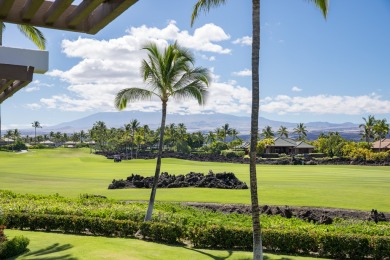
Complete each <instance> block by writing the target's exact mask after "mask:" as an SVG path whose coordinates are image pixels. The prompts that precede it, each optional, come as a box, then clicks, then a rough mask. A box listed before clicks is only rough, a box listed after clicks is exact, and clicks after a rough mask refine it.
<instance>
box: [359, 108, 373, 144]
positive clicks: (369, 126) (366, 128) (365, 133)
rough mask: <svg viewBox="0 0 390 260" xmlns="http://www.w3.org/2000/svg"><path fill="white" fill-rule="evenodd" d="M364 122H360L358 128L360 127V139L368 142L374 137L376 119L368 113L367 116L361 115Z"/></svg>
mask: <svg viewBox="0 0 390 260" xmlns="http://www.w3.org/2000/svg"><path fill="white" fill-rule="evenodd" d="M363 120H364V124H360V125H359V128H361V129H362V133H361V135H362V139H365V140H366V142H367V144H368V145H369V144H370V141H371V139H372V138H374V130H373V128H374V125H375V123H376V119H375V117H374V116H372V115H369V116H368V118H365V117H363Z"/></svg>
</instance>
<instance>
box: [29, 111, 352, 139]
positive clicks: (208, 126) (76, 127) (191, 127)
mask: <svg viewBox="0 0 390 260" xmlns="http://www.w3.org/2000/svg"><path fill="white" fill-rule="evenodd" d="M132 119H137V120H138V121H140V123H141V125H149V127H150V128H151V129H156V128H157V127H159V126H160V121H161V113H160V112H139V111H122V112H100V113H96V114H93V115H90V116H87V117H83V118H80V119H77V120H74V121H70V122H65V123H61V124H58V125H55V126H51V127H45V128H42V129H40V131H39V132H40V133H41V134H42V133H48V132H50V131H55V132H56V131H60V132H66V133H73V132H76V131H81V130H88V129H91V128H92V126H93V124H94V123H96V122H97V121H103V122H105V123H106V125H107V127H115V128H119V127H123V125H125V124H127V123H130V121H131V120H132ZM171 123H174V124H179V123H184V124H185V125H186V127H187V130H188V131H189V132H194V131H203V132H206V131H213V130H215V129H216V128H217V127H221V126H222V125H224V124H225V123H228V124H229V125H230V126H231V127H233V128H235V129H237V130H238V131H239V132H240V133H241V134H249V132H250V117H244V116H234V115H228V114H222V113H215V114H195V115H179V114H168V115H167V124H171ZM259 124H260V125H259V129H260V131H261V129H262V128H264V127H265V126H271V127H272V128H273V130H274V131H276V130H277V129H278V128H279V127H280V126H281V125H283V126H285V127H287V128H288V129H289V130H290V131H292V129H293V128H294V127H296V125H297V123H291V122H282V121H274V120H270V119H267V118H264V117H260V118H259ZM305 125H306V127H307V129H308V131H309V132H310V133H313V134H315V135H318V134H319V133H320V132H322V131H324V132H328V131H339V132H340V133H344V132H345V133H349V135H351V134H352V135H354V136H355V135H357V134H358V132H359V128H358V125H357V124H353V123H342V124H335V123H328V122H310V123H305ZM27 131H28V132H31V129H26V130H25V131H23V130H22V132H23V133H25V132H27ZM30 134H31V133H30Z"/></svg>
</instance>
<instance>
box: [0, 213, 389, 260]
mask: <svg viewBox="0 0 390 260" xmlns="http://www.w3.org/2000/svg"><path fill="white" fill-rule="evenodd" d="M6 222H7V223H6V224H7V226H8V227H10V228H20V229H27V228H28V229H30V230H46V231H54V230H56V231H63V232H68V233H76V234H77V233H87V234H93V235H102V236H117V237H133V236H134V234H135V233H136V232H137V231H138V230H140V231H141V234H142V235H143V236H144V237H145V238H147V239H150V240H152V241H157V242H165V243H177V242H180V241H184V240H185V241H188V242H190V243H192V244H193V246H194V247H197V248H214V249H240V250H251V249H252V230H251V228H248V227H227V226H223V225H210V226H207V225H205V226H191V227H190V226H186V225H179V224H177V223H168V222H134V221H130V220H113V219H102V218H91V217H82V216H70V215H47V214H46V215H45V214H40V215H38V214H37V215H33V214H25V213H10V214H9V215H7V218H6ZM262 238H263V246H264V248H265V249H266V250H267V251H272V252H277V253H288V254H301V255H308V254H316V255H318V256H321V257H329V258H337V259H340V258H341V259H345V258H351V259H360V258H364V257H370V258H374V259H388V258H386V257H388V256H390V237H389V236H370V235H361V234H344V233H335V232H327V231H315V232H314V231H308V230H304V229H302V230H284V229H263V230H262Z"/></svg>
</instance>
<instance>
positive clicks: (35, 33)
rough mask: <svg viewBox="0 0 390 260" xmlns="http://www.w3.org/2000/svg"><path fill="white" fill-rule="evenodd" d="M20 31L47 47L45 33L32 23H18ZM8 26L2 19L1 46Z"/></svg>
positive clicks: (42, 46)
mask: <svg viewBox="0 0 390 260" xmlns="http://www.w3.org/2000/svg"><path fill="white" fill-rule="evenodd" d="M17 26H18V28H19V30H20V32H22V33H23V34H24V35H25V36H26V37H27V38H28V39H29V40H31V41H32V42H33V43H34V44H35V45H36V46H37V47H38V48H39V49H41V50H44V49H45V48H46V39H45V37H44V36H43V33H42V32H41V31H40V30H38V29H37V28H35V27H34V26H30V25H23V24H18V25H17ZM5 28H6V26H5V23H4V22H2V21H1V20H0V46H3V32H4V30H5ZM0 139H1V103H0Z"/></svg>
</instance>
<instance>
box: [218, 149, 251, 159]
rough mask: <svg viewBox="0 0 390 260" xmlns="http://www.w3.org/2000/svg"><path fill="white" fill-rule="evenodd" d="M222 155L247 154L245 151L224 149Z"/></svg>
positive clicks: (239, 155)
mask: <svg viewBox="0 0 390 260" xmlns="http://www.w3.org/2000/svg"><path fill="white" fill-rule="evenodd" d="M221 155H223V156H225V157H227V158H242V157H244V155H245V151H233V150H223V151H221Z"/></svg>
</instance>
